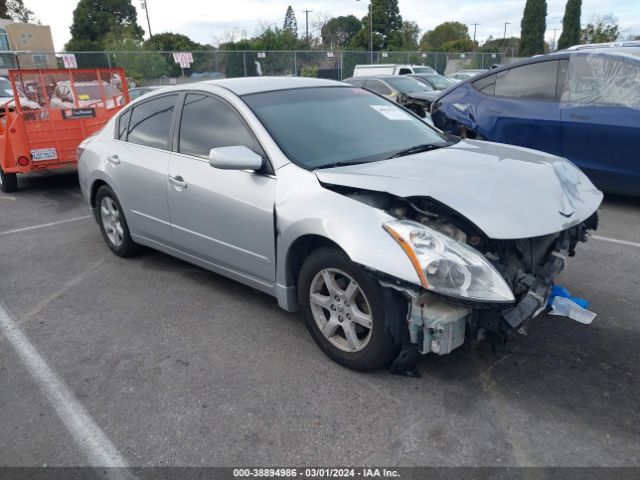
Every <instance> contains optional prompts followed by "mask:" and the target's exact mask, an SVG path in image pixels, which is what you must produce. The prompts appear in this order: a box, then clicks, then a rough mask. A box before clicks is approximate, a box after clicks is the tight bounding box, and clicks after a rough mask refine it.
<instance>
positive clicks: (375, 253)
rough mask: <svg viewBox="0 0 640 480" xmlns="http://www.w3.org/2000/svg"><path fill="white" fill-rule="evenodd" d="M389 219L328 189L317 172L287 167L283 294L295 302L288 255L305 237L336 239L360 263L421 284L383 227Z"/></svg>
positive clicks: (280, 257)
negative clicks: (295, 244)
mask: <svg viewBox="0 0 640 480" xmlns="http://www.w3.org/2000/svg"><path fill="white" fill-rule="evenodd" d="M389 220H393V217H391V216H390V215H388V214H387V213H386V212H384V211H383V210H380V209H377V208H374V207H371V206H369V205H367V204H365V203H362V202H359V201H357V200H354V199H352V198H349V197H346V196H344V195H341V194H339V193H336V192H333V191H331V190H328V189H326V188H324V187H323V186H322V185H321V184H320V182H319V180H318V179H317V177H316V176H315V174H313V173H312V172H308V171H306V170H303V169H301V168H299V167H297V166H295V165H287V166H285V167H283V168H281V169H280V170H278V190H277V194H276V227H277V247H276V249H277V257H276V258H277V264H276V283H277V286H278V290H279V291H281V292H282V295H284V296H286V297H287V298H295V297H293V295H292V291H295V285H294V281H293V278H292V276H291V275H289V274H288V272H287V257H288V255H289V251H290V249H291V247H292V245H294V243H295V242H296V240H298V239H299V238H301V237H303V236H305V235H316V236H319V237H323V238H326V239H328V240H330V241H331V242H333V243H335V244H337V245H338V246H339V247H340V248H341V249H342V250H343V251H344V252H345V253H346V254H347V255H348V256H349V258H350V259H351V260H352V261H353V262H355V263H358V264H360V265H363V266H365V267H368V268H371V269H374V270H377V271H380V272H384V273H386V274H388V275H391V276H393V277H395V278H399V279H402V280H406V281H408V282H411V283H414V284H416V285H420V280H419V278H418V275H417V274H416V271H415V269H414V268H413V265H412V264H411V262H410V260H409V258H408V257H407V256H406V254H405V253H404V252H403V250H402V248H401V247H400V246H399V245H398V244H397V243H396V241H395V240H394V239H393V238H392V237H391V236H390V235H389V234H388V233H387V232H386V231H385V230H384V229H383V228H382V225H383V224H384V223H385V222H387V221H389ZM284 290H287V291H288V293H286V294H285V293H284ZM278 298H279V300H280V299H281V298H280V294H279V295H278ZM282 303H283V302H281V305H282ZM285 303H290V302H288V301H287V302H285ZM288 309H289V308H288Z"/></svg>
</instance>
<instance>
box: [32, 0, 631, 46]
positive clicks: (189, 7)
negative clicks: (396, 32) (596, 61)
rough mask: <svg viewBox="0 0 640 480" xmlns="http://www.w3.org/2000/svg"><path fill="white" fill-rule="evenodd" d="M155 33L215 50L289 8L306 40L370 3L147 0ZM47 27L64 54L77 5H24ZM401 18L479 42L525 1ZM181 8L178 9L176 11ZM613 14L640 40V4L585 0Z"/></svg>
mask: <svg viewBox="0 0 640 480" xmlns="http://www.w3.org/2000/svg"><path fill="white" fill-rule="evenodd" d="M146 1H147V5H148V9H149V16H150V20H151V31H152V33H161V32H167V31H170V32H174V33H182V34H185V35H187V36H189V37H191V38H192V39H193V40H195V41H197V42H199V43H209V44H213V45H217V44H218V43H220V42H222V41H226V40H228V39H229V38H231V37H232V36H234V35H235V37H236V38H239V37H241V36H243V35H244V36H247V37H251V36H253V35H254V34H255V33H256V32H257V31H258V30H259V28H260V26H261V25H264V24H277V25H279V26H281V25H282V21H283V20H284V14H285V11H286V9H287V6H288V5H291V6H292V7H293V9H294V11H295V13H296V17H297V20H298V28H299V30H300V33H301V34H304V28H305V14H304V10H311V11H312V12H311V13H310V14H309V23H310V25H309V30H310V32H311V33H317V30H316V28H315V24H316V21H315V20H316V19H317V17H318V16H321V15H324V16H329V17H331V16H339V15H350V14H351V15H355V16H357V17H358V18H362V17H363V16H364V15H366V13H367V10H368V8H369V7H368V5H369V3H368V1H367V0H361V1H360V0H324V1H314V0H284V1H280V0H232V1H222V0H209V1H204V0H180V2H174V1H168V0H146ZM132 2H133V4H134V5H135V7H136V8H137V10H138V23H139V24H140V25H141V26H142V27H143V28H144V30H145V31H146V30H147V21H146V16H145V12H144V10H143V9H142V8H141V1H140V0H132ZM24 3H25V4H26V5H27V6H28V7H29V8H30V9H32V10H33V11H34V12H35V13H36V15H37V16H38V17H39V18H40V20H41V22H42V23H43V24H45V25H50V26H51V30H52V34H53V41H54V45H55V48H56V50H62V49H63V48H64V44H65V43H66V42H67V41H68V40H69V37H70V34H69V26H70V25H71V20H72V15H73V13H72V12H73V10H74V8H75V6H76V4H77V0H55V1H51V0H25V2H24ZM398 3H399V6H400V14H401V15H402V17H403V19H405V20H412V21H415V22H417V23H418V25H419V26H420V28H421V30H422V32H426V31H427V30H430V29H432V28H433V27H435V26H436V25H438V24H440V23H442V22H446V21H458V22H461V23H465V24H466V25H468V26H469V31H470V34H471V36H473V29H474V27H473V26H472V24H473V23H478V24H479V25H478V26H477V32H476V39H477V40H479V41H481V42H482V41H484V40H486V39H487V37H489V36H493V37H494V38H496V37H497V38H501V37H502V35H503V33H504V24H505V22H509V23H510V25H507V36H520V20H521V19H522V12H523V10H524V5H525V0H494V1H491V0H456V1H455V2H454V1H451V0H440V1H434V0H399V2H398ZM565 3H566V0H547V5H548V16H547V33H546V38H547V41H552V40H553V37H554V32H553V29H558V30H557V32H555V35H556V38H557V37H559V36H560V32H561V27H562V16H563V15H564V7H565ZM176 5H179V6H180V7H179V8H176ZM608 13H613V14H614V15H615V16H616V17H617V18H618V23H619V25H620V27H621V30H622V33H623V35H624V36H625V37H626V36H627V35H629V34H632V33H633V34H640V0H583V2H582V19H581V21H582V23H583V24H587V23H588V22H589V20H590V19H591V18H592V17H593V16H596V15H605V14H608Z"/></svg>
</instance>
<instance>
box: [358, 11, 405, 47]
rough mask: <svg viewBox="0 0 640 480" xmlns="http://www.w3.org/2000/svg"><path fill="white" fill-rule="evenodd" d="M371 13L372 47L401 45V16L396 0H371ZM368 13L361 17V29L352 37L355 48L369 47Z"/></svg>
mask: <svg viewBox="0 0 640 480" xmlns="http://www.w3.org/2000/svg"><path fill="white" fill-rule="evenodd" d="M371 12H372V13H373V16H372V17H371V18H372V19H373V49H374V50H385V49H387V48H394V49H397V48H399V47H400V45H402V33H401V32H402V16H401V15H400V7H398V0H371V10H370V13H371ZM370 25H371V24H370V21H369V14H367V15H366V16H365V17H364V18H363V19H362V29H361V30H360V31H359V32H358V34H357V35H356V36H355V37H354V39H353V43H352V45H353V46H354V47H355V48H364V49H369V43H370V32H369V29H370V28H371V27H370Z"/></svg>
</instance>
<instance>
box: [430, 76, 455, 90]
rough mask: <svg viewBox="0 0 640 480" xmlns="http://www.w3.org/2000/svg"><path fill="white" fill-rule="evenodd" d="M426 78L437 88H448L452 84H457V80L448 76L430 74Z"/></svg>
mask: <svg viewBox="0 0 640 480" xmlns="http://www.w3.org/2000/svg"><path fill="white" fill-rule="evenodd" d="M424 78H426V79H427V80H428V81H429V82H431V85H433V86H434V88H435V89H436V90H446V89H447V88H449V87H450V86H451V85H453V84H455V82H453V81H451V80H449V79H448V78H445V77H441V76H440V75H429V76H425V77H424Z"/></svg>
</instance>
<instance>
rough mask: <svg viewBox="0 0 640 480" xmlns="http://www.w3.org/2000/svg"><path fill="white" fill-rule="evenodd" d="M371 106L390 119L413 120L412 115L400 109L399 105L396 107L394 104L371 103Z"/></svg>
mask: <svg viewBox="0 0 640 480" xmlns="http://www.w3.org/2000/svg"><path fill="white" fill-rule="evenodd" d="M369 106H370V107H371V108H373V109H374V110H375V111H376V112H378V113H379V114H380V115H384V116H385V117H387V118H388V119H389V120H411V116H410V115H409V114H408V113H406V112H403V111H402V110H400V109H399V108H397V107H394V106H393V105H369Z"/></svg>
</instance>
